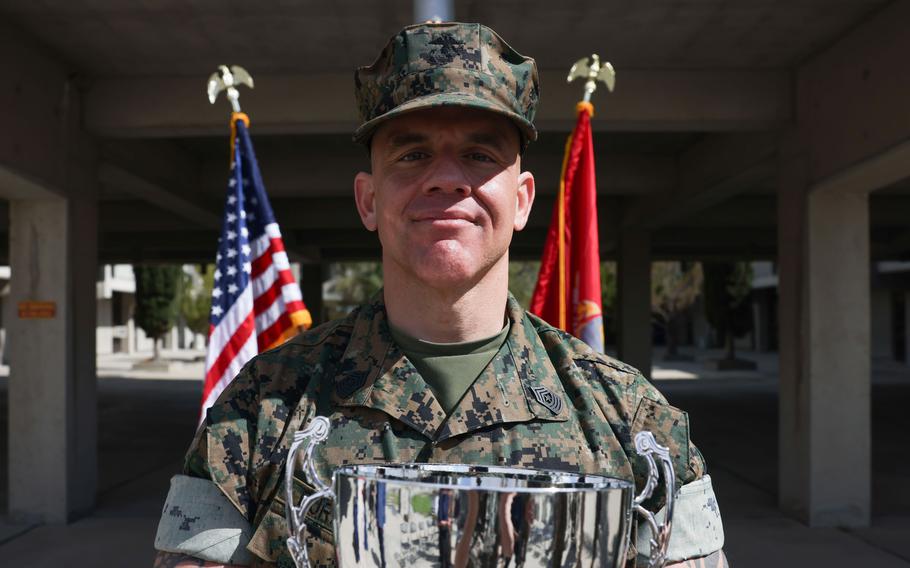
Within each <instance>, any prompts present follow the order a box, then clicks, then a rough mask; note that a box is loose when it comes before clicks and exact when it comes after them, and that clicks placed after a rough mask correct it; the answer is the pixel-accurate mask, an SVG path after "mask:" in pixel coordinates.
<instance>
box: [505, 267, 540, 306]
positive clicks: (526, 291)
mask: <svg viewBox="0 0 910 568" xmlns="http://www.w3.org/2000/svg"><path fill="white" fill-rule="evenodd" d="M539 272H540V261H539V260H512V261H509V291H510V292H512V295H513V296H515V299H516V300H518V303H519V304H521V305H522V307H524V309H528V306H530V305H531V296H533V295H534V287H535V286H537V274H538V273H539Z"/></svg>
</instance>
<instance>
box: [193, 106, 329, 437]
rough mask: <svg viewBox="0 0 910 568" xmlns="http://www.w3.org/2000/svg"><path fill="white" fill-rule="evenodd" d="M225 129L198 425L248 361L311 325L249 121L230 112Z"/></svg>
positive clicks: (241, 114)
mask: <svg viewBox="0 0 910 568" xmlns="http://www.w3.org/2000/svg"><path fill="white" fill-rule="evenodd" d="M231 125H232V136H231V146H232V148H233V156H232V162H231V177H230V179H229V181H228V191H227V201H226V202H225V205H224V224H223V225H222V228H221V237H220V238H219V239H218V254H217V255H216V256H215V283H214V286H213V288H212V312H211V317H210V319H209V322H210V326H209V345H208V353H207V354H206V358H205V386H204V387H203V391H202V415H201V419H204V418H205V413H206V410H207V409H208V408H209V407H210V406H212V404H213V403H214V402H215V400H217V398H218V395H220V394H221V392H222V391H223V390H224V389H225V387H226V386H227V385H228V383H230V382H231V380H233V378H234V376H235V375H236V374H237V373H238V372H239V371H240V368H241V367H243V365H244V364H245V363H246V362H247V361H249V360H250V358H252V357H253V356H254V355H256V354H257V353H259V352H260V351H265V350H267V349H269V348H271V347H273V346H276V345H279V344H281V343H283V342H284V341H286V340H287V339H288V338H290V337H292V336H293V335H295V334H296V333H297V332H298V331H299V329H298V328H300V327H303V328H307V327H309V326H310V325H311V323H312V319H311V318H310V313H309V311H307V309H306V305H304V303H303V296H302V295H301V293H300V287H299V286H298V285H297V282H296V281H295V280H294V275H293V274H292V273H291V266H290V263H289V262H288V255H287V253H286V252H285V250H284V242H283V241H282V240H281V231H280V230H279V229H278V223H277V222H276V221H275V215H274V214H273V213H272V207H271V205H269V200H268V197H266V194H265V185H263V183H262V176H261V175H260V173H259V166H258V165H257V164H256V154H255V153H254V152H253V143H252V141H251V140H250V135H249V131H248V130H247V127H248V125H249V119H248V118H247V117H246V115H245V114H243V113H235V114H234V116H233V117H232V118H231Z"/></svg>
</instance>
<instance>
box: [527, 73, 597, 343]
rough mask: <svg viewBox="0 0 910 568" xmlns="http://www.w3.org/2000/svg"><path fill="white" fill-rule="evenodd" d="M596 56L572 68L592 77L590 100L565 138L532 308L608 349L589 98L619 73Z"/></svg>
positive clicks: (581, 105) (582, 104) (587, 90)
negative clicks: (602, 291) (602, 64)
mask: <svg viewBox="0 0 910 568" xmlns="http://www.w3.org/2000/svg"><path fill="white" fill-rule="evenodd" d="M592 59H593V63H592V64H591V65H590V66H589V65H588V59H587V58H585V59H583V60H581V61H579V62H578V63H576V64H575V66H573V67H572V71H570V72H569V80H570V81H571V80H572V79H573V78H575V77H577V76H581V77H586V78H587V79H588V81H587V83H586V85H585V100H584V101H582V102H580V103H578V105H577V106H576V112H577V114H578V118H577V120H576V123H575V128H574V129H573V130H572V134H570V135H569V140H568V141H567V142H566V153H565V156H564V158H563V163H562V179H560V182H559V194H558V196H557V201H556V207H554V208H553V216H552V219H551V221H550V230H549V232H548V233H547V241H546V244H545V245H544V251H543V258H542V259H541V264H540V273H539V274H538V276H537V286H536V287H535V288H534V295H533V297H532V298H531V306H530V311H531V313H534V314H537V315H538V316H540V317H541V318H543V319H544V320H546V321H547V322H548V323H550V324H551V325H554V326H557V327H559V328H560V329H564V330H566V331H568V332H569V333H571V334H572V335H574V336H576V337H578V338H580V339H582V340H583V341H584V342H585V343H587V344H588V345H590V346H591V347H592V348H593V349H594V350H595V351H599V352H603V350H604V333H603V315H602V313H603V303H602V300H601V290H600V246H599V240H598V230H597V183H596V180H595V176H594V145H593V141H592V139H591V116H593V114H594V106H593V105H592V104H591V103H590V102H589V99H590V94H591V93H592V92H593V91H594V89H595V88H596V87H595V80H603V81H604V82H605V83H606V84H607V86H608V87H609V89H610V90H611V91H612V90H613V81H614V80H615V75H614V74H613V68H612V66H610V64H609V63H607V64H605V65H604V66H603V67H601V66H600V62H599V59H598V58H597V56H596V55H595V56H593V58H592Z"/></svg>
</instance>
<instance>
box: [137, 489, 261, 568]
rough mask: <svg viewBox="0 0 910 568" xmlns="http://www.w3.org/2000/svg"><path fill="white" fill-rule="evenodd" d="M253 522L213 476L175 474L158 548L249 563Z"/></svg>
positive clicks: (219, 560) (232, 562) (164, 511)
mask: <svg viewBox="0 0 910 568" xmlns="http://www.w3.org/2000/svg"><path fill="white" fill-rule="evenodd" d="M251 534H252V530H251V527H250V523H249V522H247V520H246V518H244V516H243V515H241V514H240V511H238V510H237V508H236V507H234V505H233V504H232V503H231V502H230V501H229V500H228V498H227V497H225V495H224V494H223V493H222V492H221V490H220V489H218V486H216V485H215V484H214V483H213V482H212V481H211V480H208V479H201V478H198V477H190V476H188V475H175V476H174V477H172V478H171V489H170V491H169V492H168V495H167V500H166V501H165V503H164V510H163V511H162V513H161V520H160V521H159V522H158V533H157V534H156V535H155V549H156V550H160V551H163V552H174V553H178V554H186V555H188V556H192V557H194V558H199V559H202V560H208V561H210V562H219V563H222V564H236V565H240V566H249V565H250V564H251V563H252V556H251V555H250V552H249V551H248V550H247V549H246V545H247V543H248V542H249V540H250V535H251Z"/></svg>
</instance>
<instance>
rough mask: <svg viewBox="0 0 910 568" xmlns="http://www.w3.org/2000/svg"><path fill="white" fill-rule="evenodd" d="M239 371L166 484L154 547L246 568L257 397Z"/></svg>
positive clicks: (247, 372) (249, 375)
mask: <svg viewBox="0 0 910 568" xmlns="http://www.w3.org/2000/svg"><path fill="white" fill-rule="evenodd" d="M251 367H252V365H248V366H247V367H245V368H244V369H243V370H242V371H241V372H240V374H239V375H238V376H237V377H236V378H235V379H234V381H232V382H231V384H230V385H229V386H228V388H227V389H225V392H224V393H222V395H221V397H219V399H218V401H217V402H216V403H215V404H214V405H213V406H212V408H210V409H209V411H208V413H207V416H206V420H205V421H204V423H203V425H202V426H201V427H200V428H199V430H198V431H197V432H196V436H195V437H194V439H193V442H192V444H190V448H189V450H188V451H187V453H186V457H185V459H184V466H183V471H182V473H181V474H180V475H176V476H174V477H173V478H172V479H171V486H170V490H169V492H168V496H167V499H166V500H165V505H164V509H163V511H162V515H161V519H160V521H159V524H158V532H157V534H156V536H155V549H156V550H160V551H164V552H174V553H181V554H187V555H189V556H192V557H194V558H200V559H202V560H208V561H211V562H220V563H228V564H235V565H241V566H246V565H250V563H251V562H252V556H251V555H250V553H249V552H248V550H247V548H246V545H247V544H248V543H249V540H250V537H251V534H252V526H251V522H250V521H251V519H252V517H253V515H254V514H255V500H254V499H253V498H252V492H251V490H250V483H249V479H250V475H249V468H250V462H251V457H250V456H251V450H250V447H251V446H250V440H251V439H252V429H253V428H254V427H255V424H256V422H255V418H256V406H257V403H256V400H257V393H256V392H255V385H254V384H253V381H252V377H253V373H252V370H251Z"/></svg>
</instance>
